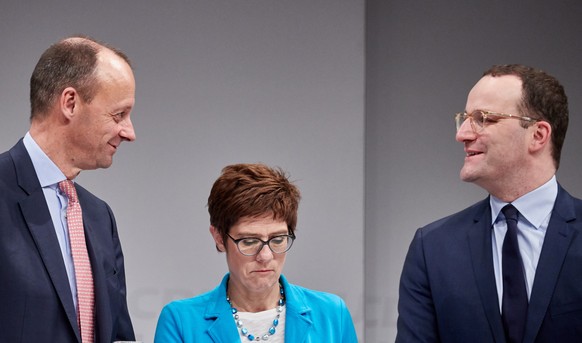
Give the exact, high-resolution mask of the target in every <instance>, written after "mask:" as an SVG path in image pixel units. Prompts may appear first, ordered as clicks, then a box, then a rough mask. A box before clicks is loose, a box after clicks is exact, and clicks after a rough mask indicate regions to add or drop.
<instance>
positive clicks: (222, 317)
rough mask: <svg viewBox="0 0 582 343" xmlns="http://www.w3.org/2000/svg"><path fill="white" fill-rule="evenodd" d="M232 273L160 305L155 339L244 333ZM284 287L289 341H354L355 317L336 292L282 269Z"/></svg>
mask: <svg viewBox="0 0 582 343" xmlns="http://www.w3.org/2000/svg"><path fill="white" fill-rule="evenodd" d="M228 277H229V274H226V276H225V277H224V278H223V279H222V282H221V283H220V285H219V286H218V287H216V288H215V289H214V290H212V291H210V292H208V293H204V294H201V295H199V296H196V297H194V298H190V299H183V300H176V301H173V302H171V303H169V304H168V305H166V306H165V307H164V308H163V309H162V313H161V314H160V318H159V319H158V325H157V328H156V335H155V338H154V343H173V342H183V343H192V342H195V343H201V342H214V343H219V342H220V343H233V342H240V334H239V331H238V330H237V327H236V325H235V323H234V320H233V318H232V312H231V311H230V306H229V304H228V302H227V301H226V285H227V282H228ZM281 284H282V285H283V289H284V290H285V298H286V305H285V306H286V307H287V309H286V318H285V342H289V343H308V342H312V343H321V342H329V343H334V342H337V343H340V342H341V343H355V342H357V341H358V339H357V337H356V331H355V329H354V324H353V322H352V317H351V315H350V312H349V311H348V308H347V307H346V304H345V303H344V301H343V300H342V299H341V298H340V297H338V296H337V295H334V294H330V293H324V292H318V291H313V290H309V289H306V288H303V287H300V286H296V285H292V284H290V283H288V282H287V279H286V278H285V277H284V276H283V275H281Z"/></svg>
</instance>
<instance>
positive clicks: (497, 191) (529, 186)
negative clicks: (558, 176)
mask: <svg viewBox="0 0 582 343" xmlns="http://www.w3.org/2000/svg"><path fill="white" fill-rule="evenodd" d="M554 174H555V170H554V171H553V172H551V173H548V174H547V175H543V176H540V177H537V178H531V177H530V179H529V180H527V179H522V182H515V183H513V184H511V185H505V186H502V187H496V188H493V189H487V191H488V192H489V194H491V195H493V196H495V197H496V198H498V199H500V200H502V201H505V202H513V201H515V200H516V199H519V198H521V197H522V196H524V195H526V194H527V193H529V192H531V191H533V190H535V189H537V188H539V187H541V186H542V185H543V184H545V183H546V182H548V181H549V180H550V179H551V178H552V177H553V176H554Z"/></svg>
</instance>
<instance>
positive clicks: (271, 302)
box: [227, 280, 281, 312]
mask: <svg viewBox="0 0 582 343" xmlns="http://www.w3.org/2000/svg"><path fill="white" fill-rule="evenodd" d="M227 295H228V297H229V298H230V302H231V304H232V306H233V307H235V308H236V309H237V310H238V311H240V312H261V311H266V310H270V309H273V308H275V307H277V305H278V303H279V299H281V294H280V290H279V283H276V284H274V285H273V286H272V287H271V288H270V289H268V290H266V291H264V292H248V291H245V290H243V289H241V288H240V287H237V286H236V285H235V284H234V283H233V282H232V281H231V280H229V281H228V289H227Z"/></svg>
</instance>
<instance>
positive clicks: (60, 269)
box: [10, 140, 80, 341]
mask: <svg viewBox="0 0 582 343" xmlns="http://www.w3.org/2000/svg"><path fill="white" fill-rule="evenodd" d="M10 154H11V156H12V159H13V160H14V166H15V168H16V173H17V177H18V184H19V186H20V187H21V188H22V189H23V190H24V191H25V192H26V193H27V194H28V195H29V196H28V197H27V198H25V199H23V200H21V201H20V203H19V205H20V209H21V210H22V215H23V217H24V220H25V221H26V223H27V225H28V229H29V230H30V233H31V235H32V237H33V239H34V242H35V244H36V247H37V249H38V252H39V254H40V256H41V258H42V261H43V263H44V265H45V268H46V270H47V273H48V274H49V276H50V279H51V281H52V283H53V285H54V287H55V290H56V292H57V295H58V297H59V300H60V301H61V304H62V305H63V309H64V310H65V313H66V314H67V318H68V319H69V322H70V324H71V326H72V328H73V330H74V331H75V334H76V335H77V339H79V341H80V333H79V328H78V325H77V312H76V310H75V306H74V304H73V296H72V294H71V288H70V286H69V279H68V277H67V272H66V270H65V267H64V265H65V264H64V262H63V256H62V254H61V250H60V247H59V242H58V239H57V237H56V233H55V228H54V226H53V223H52V220H51V216H50V213H49V211H48V207H47V204H46V200H45V198H44V193H43V191H42V188H41V187H40V184H39V182H38V177H37V176H36V173H35V172H34V167H33V165H32V161H31V160H30V157H29V156H28V153H27V152H26V149H25V148H24V144H23V143H22V140H20V141H19V142H18V144H16V146H14V148H12V149H11V150H10Z"/></svg>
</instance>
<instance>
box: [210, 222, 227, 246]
mask: <svg viewBox="0 0 582 343" xmlns="http://www.w3.org/2000/svg"><path fill="white" fill-rule="evenodd" d="M210 234H211V235H212V238H214V244H216V250H218V251H220V252H225V251H226V247H225V246H224V240H223V239H222V235H221V234H220V232H219V231H218V229H217V228H215V227H214V226H212V225H210Z"/></svg>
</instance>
